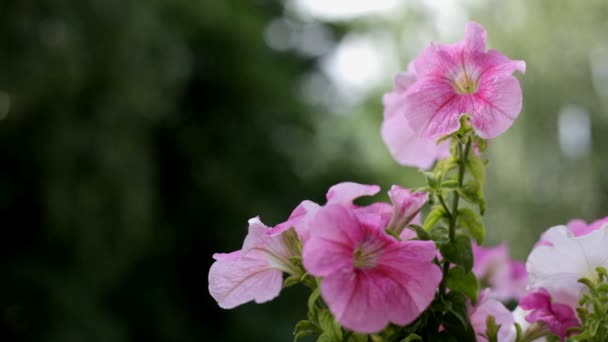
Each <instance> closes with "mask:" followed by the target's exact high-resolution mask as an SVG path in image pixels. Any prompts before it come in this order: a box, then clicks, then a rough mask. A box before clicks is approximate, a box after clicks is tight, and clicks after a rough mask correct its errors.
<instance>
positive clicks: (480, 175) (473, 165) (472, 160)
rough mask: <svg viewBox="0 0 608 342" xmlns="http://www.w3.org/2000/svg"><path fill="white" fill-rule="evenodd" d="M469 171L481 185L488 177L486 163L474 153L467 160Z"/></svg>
mask: <svg viewBox="0 0 608 342" xmlns="http://www.w3.org/2000/svg"><path fill="white" fill-rule="evenodd" d="M467 169H469V171H471V175H473V178H475V180H477V181H478V182H479V184H483V181H484V178H485V176H486V162H485V161H483V160H482V159H481V158H479V157H478V156H476V155H475V154H474V153H473V154H470V155H469V158H468V159H467Z"/></svg>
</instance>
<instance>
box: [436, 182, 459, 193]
mask: <svg viewBox="0 0 608 342" xmlns="http://www.w3.org/2000/svg"><path fill="white" fill-rule="evenodd" d="M459 186H460V184H458V180H457V179H446V180H444V181H442V182H441V185H439V187H440V188H441V190H444V191H454V190H456V189H458V187H459Z"/></svg>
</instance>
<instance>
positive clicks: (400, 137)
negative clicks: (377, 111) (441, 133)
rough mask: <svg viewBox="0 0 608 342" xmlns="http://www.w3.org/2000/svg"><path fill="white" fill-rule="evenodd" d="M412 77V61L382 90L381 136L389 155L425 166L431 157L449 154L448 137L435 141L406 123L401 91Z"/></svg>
mask: <svg viewBox="0 0 608 342" xmlns="http://www.w3.org/2000/svg"><path fill="white" fill-rule="evenodd" d="M415 81H416V73H415V72H414V67H413V64H412V63H410V65H408V69H407V71H406V72H401V73H399V74H397V76H396V77H395V84H394V88H393V90H392V91H391V92H390V93H387V94H384V97H383V98H382V102H383V104H384V120H383V121H382V128H381V133H382V139H383V140H384V143H385V144H386V145H387V146H388V149H389V151H390V153H391V155H392V156H393V158H394V159H395V160H396V161H397V162H398V163H399V164H401V165H407V166H414V167H419V168H422V169H428V168H429V167H431V165H433V162H435V160H439V159H443V158H445V157H447V156H448V155H449V154H450V142H449V140H446V141H443V142H441V143H439V144H437V141H436V139H429V138H426V137H422V136H421V135H419V134H418V133H417V132H416V131H414V130H412V128H411V127H410V125H409V123H408V121H407V118H406V113H405V111H404V110H405V93H406V91H407V89H408V88H409V87H410V86H411V85H412V84H414V82H415Z"/></svg>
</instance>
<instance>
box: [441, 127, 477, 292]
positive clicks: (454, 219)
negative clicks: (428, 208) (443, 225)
mask: <svg viewBox="0 0 608 342" xmlns="http://www.w3.org/2000/svg"><path fill="white" fill-rule="evenodd" d="M465 139H466V140H465V142H464V148H463V146H462V145H463V144H457V147H456V151H455V154H456V155H457V157H458V189H461V188H462V185H463V182H464V175H465V171H466V166H467V160H468V158H469V153H470V151H471V141H472V139H471V137H470V136H465ZM438 197H439V202H440V203H441V205H442V206H443V209H444V210H445V212H446V215H447V217H448V221H449V237H450V242H449V243H453V242H454V239H455V238H456V224H457V223H458V204H459V201H460V194H459V193H458V191H454V193H453V195H452V209H451V210H449V209H448V207H447V205H446V203H445V199H444V198H443V196H442V195H441V194H440V195H439V196H438ZM449 271H450V262H449V261H447V260H444V261H443V280H442V282H441V284H440V285H439V293H440V294H442V295H445V294H446V279H447V275H448V272H449Z"/></svg>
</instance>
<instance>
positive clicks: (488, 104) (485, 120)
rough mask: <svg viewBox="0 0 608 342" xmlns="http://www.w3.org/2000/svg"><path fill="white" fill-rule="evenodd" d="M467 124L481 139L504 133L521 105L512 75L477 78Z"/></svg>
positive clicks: (518, 89)
mask: <svg viewBox="0 0 608 342" xmlns="http://www.w3.org/2000/svg"><path fill="white" fill-rule="evenodd" d="M470 96H471V102H470V104H469V106H470V107H469V108H470V110H468V111H467V112H469V113H470V114H471V125H472V126H473V128H475V131H476V132H477V134H478V135H479V136H480V137H481V138H484V139H491V138H494V137H496V136H498V135H500V134H502V133H504V132H505V131H506V130H507V129H508V128H509V127H511V125H512V124H513V121H514V120H515V119H516V118H517V116H518V115H519V113H520V111H521V107H522V95H521V88H520V86H519V81H518V80H517V79H516V78H515V77H513V76H507V77H504V78H499V79H488V78H483V77H482V79H481V82H480V85H479V89H478V91H477V93H475V94H473V95H470Z"/></svg>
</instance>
